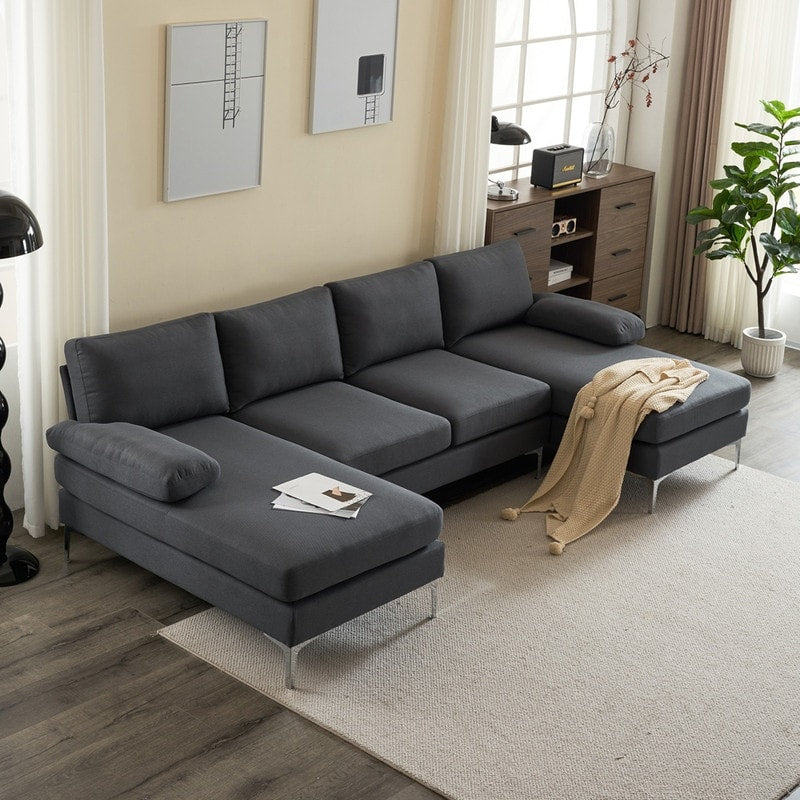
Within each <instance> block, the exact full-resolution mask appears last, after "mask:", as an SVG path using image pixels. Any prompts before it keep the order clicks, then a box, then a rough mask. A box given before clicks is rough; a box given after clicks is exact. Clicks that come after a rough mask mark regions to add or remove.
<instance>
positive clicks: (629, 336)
mask: <svg viewBox="0 0 800 800" xmlns="http://www.w3.org/2000/svg"><path fill="white" fill-rule="evenodd" d="M525 322H527V323H528V325H533V326H535V327H537V328H547V329H548V330H551V331H558V332H559V333H568V334H570V335H572V336H579V337H580V338H581V339H588V340H589V341H591V342H597V343H598V344H606V345H609V346H611V347H616V346H619V345H622V344H631V343H632V342H638V341H639V340H640V339H641V338H642V337H643V336H644V334H645V327H644V322H642V320H641V319H639V317H637V316H636V314H631V312H630V311H623V310H622V309H621V308H614V306H607V305H606V304H605V303H598V302H596V301H594V300H583V299H581V298H579V297H570V296H569V295H565V294H558V293H557V292H540V293H537V294H534V295H533V305H532V306H531V309H530V311H528V313H527V315H526V316H525Z"/></svg>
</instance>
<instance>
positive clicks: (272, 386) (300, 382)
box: [214, 286, 342, 411]
mask: <svg viewBox="0 0 800 800" xmlns="http://www.w3.org/2000/svg"><path fill="white" fill-rule="evenodd" d="M214 316H215V318H216V322H217V335H218V337H219V349H220V352H221V353H222V364H223V368H224V370H225V382H226V384H227V387H228V400H229V403H230V407H231V411H238V410H239V409H240V408H243V407H244V406H246V405H247V404H248V403H252V402H254V401H255V400H261V399H262V398H265V397H271V396H272V395H275V394H280V393H281V392H287V391H289V390H290V389H297V388H299V387H301V386H308V385H310V384H312V383H319V382H321V381H329V380H338V379H340V378H341V377H342V355H341V351H340V349H339V334H338V331H337V329H336V317H335V315H334V311H333V302H332V300H331V293H330V291H329V290H328V289H326V288H325V287H324V286H315V287H314V288H312V289H306V290H305V291H302V292H297V293H295V294H290V295H286V296H285V297H278V298H277V299H275V300H267V301H266V302H264V303H258V304H256V305H252V306H246V307H244V308H237V309H233V310H231V311H219V312H217V313H216V314H215V315H214Z"/></svg>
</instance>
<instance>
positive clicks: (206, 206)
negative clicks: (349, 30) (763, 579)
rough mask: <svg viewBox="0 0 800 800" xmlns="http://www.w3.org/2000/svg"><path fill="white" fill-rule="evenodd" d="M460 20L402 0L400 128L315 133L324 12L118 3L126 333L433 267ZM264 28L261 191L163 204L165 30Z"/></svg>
mask: <svg viewBox="0 0 800 800" xmlns="http://www.w3.org/2000/svg"><path fill="white" fill-rule="evenodd" d="M450 10H451V0H400V14H399V28H398V48H397V70H396V82H395V105H394V121H393V122H391V123H389V124H387V125H382V126H379V127H375V128H369V129H357V130H350V131H339V132H335V133H326V134H320V135H316V136H311V135H310V134H308V133H307V132H306V131H307V117H308V96H309V80H310V65H311V36H312V19H313V0H235V1H234V0H226V2H222V0H135V2H129V0H105V2H104V6H103V11H104V33H105V61H106V69H105V72H106V76H105V77H106V97H107V112H106V113H107V137H108V192H109V201H108V214H109V261H110V264H109V288H110V315H111V328H112V330H119V329H123V328H127V327H133V326H136V325H141V324H146V323H149V322H154V321H157V320H161V319H167V318H170V317H174V316H178V315H182V314H188V313H192V312H195V311H199V310H213V309H218V308H229V307H235V306H238V305H244V304H247V303H251V302H257V301H259V300H262V299H267V298H269V297H275V296H278V295H281V294H285V293H287V292H291V291H295V290H298V289H303V288H305V287H307V286H311V285H314V284H316V283H321V282H324V281H326V280H330V279H335V278H340V277H347V276H352V275H359V274H365V273H368V272H373V271H377V270H380V269H387V268H390V267H394V266H400V265H402V264H406V263H408V262H410V261H414V260H416V259H419V258H424V257H425V256H427V255H430V254H431V252H432V249H433V230H434V215H435V205H436V188H437V182H438V171H439V152H440V148H441V128H442V120H443V105H444V90H445V84H446V75H445V71H446V65H447V43H448V38H449V24H450ZM259 17H260V18H266V19H267V20H268V23H269V24H268V42H267V80H266V111H265V127H264V159H263V172H262V186H261V187H259V188H257V189H249V190H245V191H240V192H231V193H227V194H221V195H214V196H211V197H205V198H196V199H191V200H182V201H178V202H172V203H164V202H163V201H162V200H161V185H162V178H163V138H164V80H165V77H164V71H165V27H164V26H165V25H166V24H167V23H170V22H200V21H210V20H220V19H247V18H259Z"/></svg>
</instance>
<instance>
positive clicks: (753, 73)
mask: <svg viewBox="0 0 800 800" xmlns="http://www.w3.org/2000/svg"><path fill="white" fill-rule="evenodd" d="M799 6H800V4H798V2H797V0H770V2H769V3H754V2H752V0H733V6H732V11H731V24H730V32H729V40H728V51H727V58H726V63H725V88H724V90H723V97H722V116H721V120H720V132H719V143H720V144H719V149H718V151H717V164H716V168H715V170H714V176H715V177H721V176H722V175H723V174H724V173H723V169H722V165H723V164H726V163H735V159H738V156H735V155H734V153H733V152H732V151H731V149H730V142H733V141H742V140H746V138H747V135H748V134H747V132H746V131H743V130H742V129H741V128H737V127H736V126H735V125H734V122H755V121H763V122H770V121H772V120H771V118H769V117H768V116H767V115H766V114H764V112H763V110H762V108H761V104H760V102H759V101H760V100H781V101H783V102H785V103H786V104H787V105H793V104H794V105H796V104H797V103H798V102H800V98H797V97H796V96H795V97H790V92H791V88H792V69H793V67H794V64H795V58H796V55H795V54H796V53H798V50H797V46H796V45H797V43H796V30H797V24H798V7H799ZM782 280H783V278H781V279H780V280H779V281H776V284H773V287H775V286H776V285H778V284H780V283H781V281H782ZM779 290H780V287H778V289H777V290H776V289H773V291H772V292H771V293H770V296H769V297H768V299H770V300H772V301H773V302H774V301H775V300H776V298H777V296H778V291H779ZM755 322H756V303H755V291H754V289H753V285H752V283H751V282H750V281H749V280H748V279H747V277H746V275H745V274H744V270H743V269H742V267H741V265H740V264H738V263H733V264H732V263H731V262H730V260H729V259H723V260H721V261H708V262H707V273H706V308H705V324H704V330H703V333H704V335H705V337H706V339H713V340H715V341H718V342H731V343H733V344H734V345H735V346H736V347H741V346H742V328H744V327H747V326H749V325H754V324H755ZM768 324H770V322H769V320H768Z"/></svg>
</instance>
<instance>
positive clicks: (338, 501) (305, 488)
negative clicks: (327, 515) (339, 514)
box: [272, 472, 372, 511]
mask: <svg viewBox="0 0 800 800" xmlns="http://www.w3.org/2000/svg"><path fill="white" fill-rule="evenodd" d="M272 488H273V489H275V491H277V492H283V493H284V494H288V495H289V496H290V497H294V498H297V499H298V500H302V501H303V502H305V503H310V504H311V505H312V506H317V507H318V508H322V509H324V510H325V511H341V510H342V509H344V508H347V507H348V506H350V505H353V503H358V502H360V501H362V500H366V499H367V498H368V497H371V496H372V494H371V493H370V492H365V491H364V490H363V489H358V488H356V487H355V486H350V485H349V484H346V483H342V481H337V480H335V479H334V478H328V477H327V476H326V475H320V474H319V473H318V472H310V473H309V474H308V475H302V476H301V477H299V478H294V479H293V480H291V481H286V483H281V484H278V485H277V486H273V487H272Z"/></svg>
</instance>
